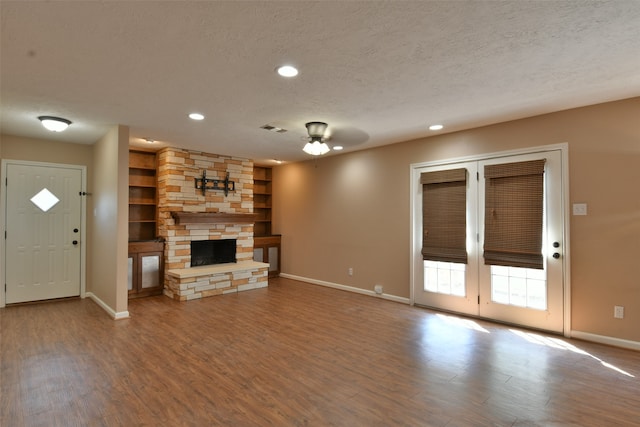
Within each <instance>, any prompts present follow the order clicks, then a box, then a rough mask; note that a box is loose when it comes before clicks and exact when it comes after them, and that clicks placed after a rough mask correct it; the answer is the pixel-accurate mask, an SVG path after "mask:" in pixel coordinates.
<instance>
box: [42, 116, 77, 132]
mask: <svg viewBox="0 0 640 427" xmlns="http://www.w3.org/2000/svg"><path fill="white" fill-rule="evenodd" d="M38 120H40V121H41V122H42V126H44V127H45V128H46V129H48V130H50V131H51V132H62V131H63V130H65V129H66V128H68V127H69V125H70V124H71V120H67V119H63V118H61V117H54V116H40V117H38Z"/></svg>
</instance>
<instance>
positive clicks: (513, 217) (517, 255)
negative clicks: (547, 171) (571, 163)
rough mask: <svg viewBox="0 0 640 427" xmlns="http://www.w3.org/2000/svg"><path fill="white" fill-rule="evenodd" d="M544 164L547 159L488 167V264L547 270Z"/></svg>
mask: <svg viewBox="0 0 640 427" xmlns="http://www.w3.org/2000/svg"><path fill="white" fill-rule="evenodd" d="M544 165H545V160H544V159H543V160H533V161H528V162H518V163H507V164H500V165H488V166H485V168H484V176H485V215H484V262H485V264H488V265H503V266H512V267H526V268H537V269H542V268H544V265H543V259H542V221H543V217H542V216H543V197H544V194H543V191H544Z"/></svg>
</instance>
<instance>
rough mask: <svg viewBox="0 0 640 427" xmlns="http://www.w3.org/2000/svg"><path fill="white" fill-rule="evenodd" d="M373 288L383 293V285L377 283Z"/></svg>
mask: <svg viewBox="0 0 640 427" xmlns="http://www.w3.org/2000/svg"><path fill="white" fill-rule="evenodd" d="M373 290H374V291H375V293H376V294H378V295H382V285H375V286H374V287H373Z"/></svg>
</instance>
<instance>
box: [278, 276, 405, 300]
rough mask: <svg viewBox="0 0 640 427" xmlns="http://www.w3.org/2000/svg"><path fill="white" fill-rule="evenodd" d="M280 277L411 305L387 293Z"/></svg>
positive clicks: (305, 278) (304, 278)
mask: <svg viewBox="0 0 640 427" xmlns="http://www.w3.org/2000/svg"><path fill="white" fill-rule="evenodd" d="M280 277H284V278H285V279H292V280H298V281H300V282H306V283H311V284H312V285H320V286H326V287H328V288H334V289H340V290H341V291H348V292H354V293H356V294H362V295H368V296H371V297H376V298H381V299H386V300H389V301H394V302H399V303H402V304H410V301H409V298H403V297H398V296H395V295H389V294H385V293H382V294H380V295H378V294H376V293H375V292H374V291H370V290H367V289H361V288H356V287H353V286H347V285H341V284H339V283H333V282H325V281H324V280H316V279H309V278H308V277H301V276H295V275H293V274H287V273H280Z"/></svg>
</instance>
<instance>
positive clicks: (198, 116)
mask: <svg viewBox="0 0 640 427" xmlns="http://www.w3.org/2000/svg"><path fill="white" fill-rule="evenodd" d="M189 118H190V119H191V120H204V116H203V115H202V114H200V113H191V114H189Z"/></svg>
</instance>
